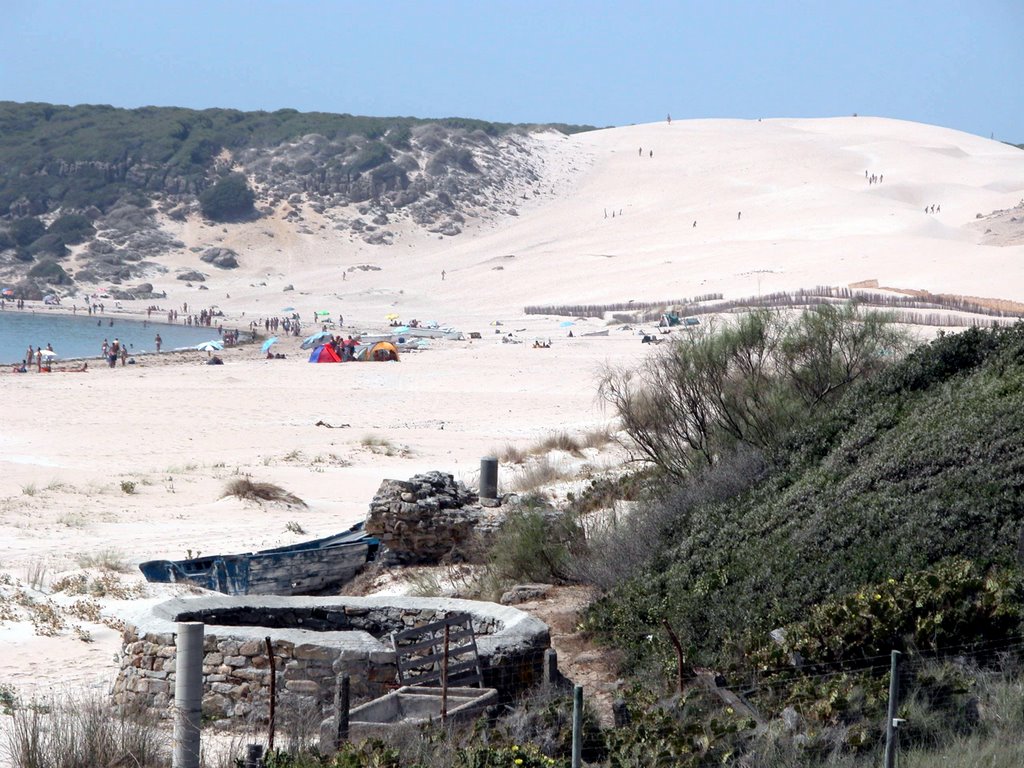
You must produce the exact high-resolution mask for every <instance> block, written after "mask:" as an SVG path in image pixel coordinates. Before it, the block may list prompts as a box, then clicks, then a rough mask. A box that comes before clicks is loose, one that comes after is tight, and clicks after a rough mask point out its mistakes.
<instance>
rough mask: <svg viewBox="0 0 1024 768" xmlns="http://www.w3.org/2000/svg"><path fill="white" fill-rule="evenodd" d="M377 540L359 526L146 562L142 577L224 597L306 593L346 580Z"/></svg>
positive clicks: (369, 557)
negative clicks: (294, 540)
mask: <svg viewBox="0 0 1024 768" xmlns="http://www.w3.org/2000/svg"><path fill="white" fill-rule="evenodd" d="M379 548H380V540H379V539H376V538H374V537H373V536H370V535H368V534H367V533H366V532H365V531H364V530H363V524H362V523H359V524H358V525H356V526H354V527H353V528H350V529H349V530H347V531H345V532H343V533H338V534H335V535H334V536H327V537H325V538H322V539H314V540H312V541H304V542H302V543H300V544H291V545H289V546H285V547H275V548H274V549H264V550H260V551H259V552H247V553H243V554H237V555H210V556H208V557H193V558H189V559H187V560H149V561H147V562H144V563H141V564H140V565H139V570H140V571H142V575H143V576H145V577H146V580H147V581H151V582H157V583H164V584H167V583H177V582H187V583H191V584H195V585H197V586H200V587H203V588H204V589H210V590H214V591H216V592H223V593H224V594H226V595H312V594H316V593H318V592H325V591H327V590H330V589H334V588H336V587H340V586H341V585H342V584H345V583H346V582H348V581H350V580H351V579H352V578H353V577H354V576H355V575H356V573H357V572H358V571H359V569H360V568H362V567H363V566H364V565H366V563H367V562H369V561H370V560H372V559H373V558H374V557H376V555H377V550H378V549H379Z"/></svg>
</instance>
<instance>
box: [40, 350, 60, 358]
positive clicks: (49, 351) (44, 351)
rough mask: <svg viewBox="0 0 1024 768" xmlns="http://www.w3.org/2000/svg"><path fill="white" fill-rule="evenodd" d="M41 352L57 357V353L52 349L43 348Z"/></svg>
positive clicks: (44, 354) (44, 355) (43, 354)
mask: <svg viewBox="0 0 1024 768" xmlns="http://www.w3.org/2000/svg"><path fill="white" fill-rule="evenodd" d="M39 354H40V355H42V356H43V357H56V356H57V353H56V352H54V351H53V350H52V349H41V350H39Z"/></svg>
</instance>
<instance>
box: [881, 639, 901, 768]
mask: <svg viewBox="0 0 1024 768" xmlns="http://www.w3.org/2000/svg"><path fill="white" fill-rule="evenodd" d="M899 666H900V652H899V651H893V652H892V660H891V661H890V663H889V707H888V710H887V712H886V721H885V762H884V765H885V768H893V766H894V765H895V764H896V728H897V723H896V712H897V708H898V706H899V698H900V674H899V671H900V670H899Z"/></svg>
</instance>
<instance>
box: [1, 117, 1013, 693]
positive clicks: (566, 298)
mask: <svg viewBox="0 0 1024 768" xmlns="http://www.w3.org/2000/svg"><path fill="white" fill-rule="evenodd" d="M536 149H537V151H541V152H544V153H545V159H546V164H545V167H546V168H547V169H548V170H547V174H546V175H545V176H544V177H543V178H542V179H540V180H539V181H538V182H536V183H535V184H532V185H529V187H524V189H532V190H533V191H535V192H536V193H537V194H536V195H534V194H532V193H530V192H527V193H524V194H525V195H526V199H525V200H523V202H522V205H521V206H519V207H518V210H517V214H518V215H516V216H504V217H497V218H495V217H489V218H487V219H483V218H481V220H480V221H478V222H472V221H471V222H469V223H468V224H467V226H466V231H465V232H464V233H463V234H462V235H459V236H457V237H454V238H449V237H442V238H439V236H438V235H435V234H430V233H425V232H422V231H420V230H417V229H413V228H412V227H407V228H405V229H403V230H399V231H398V232H397V235H396V238H395V244H394V245H392V246H370V245H367V244H365V243H362V242H359V241H353V240H351V239H350V238H349V237H348V235H342V234H340V233H335V232H333V231H332V230H331V228H330V227H325V228H324V230H322V231H321V230H319V229H318V227H317V224H318V223H319V222H320V219H319V218H318V216H319V215H318V214H316V213H315V212H314V211H311V210H306V211H304V216H305V217H306V220H307V222H308V223H309V226H310V229H311V230H312V231H313V232H314V233H316V234H302V233H299V232H297V231H296V230H295V229H294V228H293V227H292V226H291V225H290V224H289V223H287V222H286V221H285V220H284V219H283V216H282V217H280V218H268V219H264V220H260V221H258V222H255V223H251V224H229V225H219V224H218V225H216V226H213V225H207V224H204V223H203V222H201V221H199V220H189V221H187V222H184V223H180V222H172V221H167V222H166V227H167V229H168V231H169V232H171V233H172V234H173V235H174V236H175V237H178V238H180V239H182V240H183V241H184V242H185V243H186V244H188V245H189V246H193V245H194V246H204V247H206V246H211V245H221V246H224V247H230V248H232V249H234V250H235V251H237V252H238V254H239V257H240V263H241V266H240V267H239V268H238V269H236V270H231V271H219V270H214V271H213V272H214V273H213V274H212V275H210V277H209V279H208V280H207V282H206V283H204V285H205V286H206V287H207V290H203V291H200V290H199V289H198V287H191V288H190V287H187V286H185V285H184V284H183V283H182V282H181V281H177V280H175V279H174V275H173V270H174V268H176V267H181V266H189V267H194V266H195V263H194V262H195V257H194V254H191V253H188V252H187V251H186V253H187V254H188V255H187V256H184V255H177V256H173V257H169V258H168V260H167V262H166V264H165V266H167V267H169V268H170V270H171V271H170V272H168V273H167V274H161V275H154V276H153V277H152V278H151V280H150V281H151V282H152V283H153V284H154V286H155V289H156V290H163V291H166V292H167V299H166V300H163V301H161V302H160V304H161V306H162V307H163V308H164V309H165V310H166V309H169V308H176V307H180V305H181V304H182V303H183V302H187V303H188V304H190V305H192V306H193V307H195V308H200V307H207V306H211V305H214V304H216V305H217V306H218V308H219V309H220V310H222V311H223V312H224V315H225V317H224V322H225V325H226V326H227V327H238V328H241V329H243V330H244V329H245V328H246V327H247V326H248V324H249V322H251V321H253V320H256V319H260V320H262V319H263V318H266V317H270V316H279V315H281V314H282V312H281V310H282V308H284V307H289V306H291V307H294V309H295V311H297V312H298V313H299V314H300V317H302V318H303V323H304V328H310V327H311V319H312V314H313V312H314V311H316V310H328V311H330V312H331V314H332V317H333V318H335V319H336V318H337V316H338V315H339V314H340V315H343V316H344V325H343V327H341V328H340V329H339V330H340V331H341V332H343V333H345V334H347V333H349V332H359V331H363V332H367V333H371V332H375V331H381V330H384V329H386V327H387V322H386V320H385V316H386V315H388V314H390V313H397V314H398V315H399V316H400V317H401V319H402V320H403V321H405V322H408V321H409V320H412V319H414V318H415V319H418V320H420V321H437V322H438V323H440V324H441V325H445V326H452V327H455V328H458V329H459V330H461V331H463V332H464V333H466V334H469V333H471V332H476V333H479V334H480V338H479V339H473V340H466V341H443V340H432V341H430V343H429V344H428V345H427V346H426V348H425V349H422V350H419V351H415V352H409V353H407V354H404V355H403V357H402V360H401V362H399V363H379V364H371V363H365V364H364V363H354V364H343V365H310V364H308V363H307V362H306V357H307V356H308V355H307V353H304V352H303V351H301V350H300V349H299V348H298V344H299V341H300V339H295V338H291V337H285V336H283V335H281V334H279V336H280V338H281V341H280V342H278V344H277V345H276V346H275V347H274V351H275V352H280V353H282V354H284V355H286V358H285V359H283V360H266V359H264V355H263V354H262V353H261V352H260V350H259V346H258V345H250V346H244V347H240V348H237V349H228V350H226V351H225V352H223V353H219V354H220V355H221V357H222V358H223V359H224V365H223V366H208V365H205V361H206V358H207V355H206V353H200V352H190V353H183V354H174V355H171V354H161V355H144V356H139V358H138V361H137V364H136V365H134V366H126V367H123V368H122V367H118V368H117V369H115V370H111V369H108V368H105V367H103V366H101V365H100V363H99V361H97V363H96V364H95V366H94V365H92V364H90V366H89V371H88V372H87V373H82V374H71V373H67V374H61V375H58V374H50V375H40V374H30V375H8V374H6V373H4V374H0V404H2V405H0V415H2V420H0V573H2V574H6V576H7V579H8V581H9V582H10V584H9V586H6V587H0V589H2V590H3V594H5V595H7V597H5V598H3V599H5V600H7V601H8V602H10V600H11V598H10V595H11V594H13V590H14V589H15V588H16V586H17V585H18V584H19V583H20V584H21V585H23V586H24V585H29V586H28V587H26V588H27V589H28V591H29V593H30V594H33V595H36V596H37V597H38V598H39V599H43V596H44V595H45V594H46V593H48V592H49V591H50V589H51V587H52V585H53V583H54V581H55V580H57V579H59V578H61V577H62V576H66V575H68V574H69V573H76V572H79V571H81V570H82V569H83V564H84V565H85V567H88V566H89V564H90V563H94V562H96V560H97V559H101V558H102V557H104V556H109V557H111V558H114V559H117V560H119V561H121V562H122V563H123V564H125V566H126V567H127V568H128V571H127V572H126V573H123V574H119V575H118V580H119V582H121V583H122V584H123V585H124V587H125V589H127V590H137V595H136V593H135V592H128V593H126V594H125V596H123V597H121V598H119V597H118V596H116V595H114V594H110V595H107V596H105V597H103V598H102V599H101V600H100V601H99V602H100V605H101V606H102V609H103V611H104V613H105V615H107V616H109V617H111V618H116V616H117V614H118V610H119V608H121V607H123V606H124V605H125V604H127V603H126V601H137V600H142V599H158V598H159V597H161V596H163V595H166V594H168V592H169V591H171V589H172V588H169V587H155V586H152V585H146V584H144V583H142V580H141V576H140V575H139V574H138V571H137V568H135V566H137V564H138V563H139V562H141V561H144V560H147V559H152V558H170V559H178V558H182V557H185V556H186V554H187V553H188V552H192V553H193V554H195V553H198V552H201V553H205V554H213V553H219V552H229V551H239V552H242V551H249V550H252V549H254V548H261V547H268V546H274V545H279V544H286V543H291V542H295V541H299V540H302V539H305V538H312V537H315V536H321V535H327V534H330V533H335V532H337V531H340V530H343V529H344V528H347V527H348V526H350V525H351V524H353V523H355V522H356V521H358V520H360V519H362V518H363V516H364V515H365V514H366V510H367V505H368V503H369V501H370V498H371V497H372V495H373V493H374V491H375V490H376V488H377V487H378V485H379V484H380V482H381V480H383V479H385V478H401V479H404V478H408V477H409V476H411V475H413V474H415V473H417V472H422V471H427V470H434V469H437V470H442V471H446V472H450V473H452V474H453V475H455V477H456V478H458V479H461V480H464V481H465V482H467V483H469V484H475V482H476V480H477V473H478V469H479V460H480V458H481V457H482V456H485V455H488V454H490V453H492V452H494V451H496V450H499V449H500V448H502V447H503V446H504V445H505V444H507V443H512V444H515V445H519V446H526V445H531V444H534V443H536V442H537V441H538V440H539V439H540V438H542V437H543V436H545V435H547V434H550V433H551V432H554V431H559V430H564V431H567V432H570V433H582V432H585V431H587V430H591V429H595V428H598V427H603V426H606V425H609V424H611V423H612V420H613V419H612V417H613V414H611V413H610V412H608V411H607V410H605V409H604V408H603V407H602V404H601V403H600V402H599V401H598V400H597V398H596V382H597V378H598V375H599V372H600V369H601V367H602V366H604V365H606V364H609V363H610V364H619V365H630V364H634V363H637V362H639V361H640V360H642V358H643V357H644V356H645V355H647V354H650V353H651V347H650V346H649V345H644V344H641V342H640V338H641V335H642V332H643V331H648V332H655V329H654V327H653V324H652V323H641V324H633V325H632V326H631V327H629V328H625V327H623V325H624V324H623V323H614V322H610V319H609V318H610V315H609V318H598V317H588V318H583V319H577V318H576V317H562V316H556V315H545V314H526V313H525V312H524V308H525V307H526V306H528V305H541V306H543V305H556V304H577V303H594V304H605V303H616V302H622V303H626V302H629V301H635V302H644V301H657V300H662V299H665V300H671V299H681V298H684V297H692V296H695V295H698V294H707V293H721V294H723V295H724V296H725V297H727V298H737V297H744V296H756V295H758V294H761V293H768V292H772V291H780V290H796V289H800V288H813V287H814V286H817V285H830V286H841V287H845V286H849V285H850V284H851V283H857V282H860V281H867V280H877V281H878V283H877V284H878V285H882V286H890V287H896V288H901V289H917V290H925V291H930V292H933V293H949V294H957V295H969V296H976V297H984V298H989V299H1002V300H1010V301H1024V270H1022V269H1021V267H1020V265H1021V263H1022V261H1024V244H1022V242H1024V241H1022V239H1021V237H1020V230H1021V227H1024V224H1018V226H1016V227H1014V225H1013V224H1014V223H1013V222H1010V221H1009V219H1008V218H1007V217H1005V216H1004V217H1002V218H1001V219H1000V225H999V227H996V228H994V229H993V228H991V227H985V226H984V217H986V216H988V215H989V214H990V213H992V212H993V211H996V210H1008V209H1012V208H1013V207H1014V206H1016V205H1018V203H1019V202H1020V201H1021V200H1022V198H1024V153H1022V152H1020V150H1017V149H1015V148H1012V147H1008V146H1005V145H1002V144H1000V143H998V142H995V141H990V140H988V139H982V138H979V137H976V136H971V135H968V134H964V133H960V132H957V131H953V130H949V129H945V128H939V127H934V126H926V125H920V124H915V123H908V122H902V121H896V120H887V119H882V118H869V117H858V118H834V119H821V120H795V119H793V120H764V121H763V122H762V121H756V120H755V121H739V120H695V121H674V122H673V123H672V124H671V125H669V124H667V123H658V124H649V125H638V126H631V127H626V128H614V129H608V130H602V131H595V132H592V133H585V134H579V135H575V136H572V137H565V136H562V135H560V134H555V133H551V134H545V135H544V136H543V137H542V138H540V139H538V140H537V141H536ZM866 171H867V172H868V174H869V175H873V174H881V175H884V180H883V181H882V182H881V183H876V184H869V182H868V180H867V179H866V178H865V172H866ZM931 205H938V206H940V207H941V211H940V212H936V213H925V212H924V209H925V207H926V206H931ZM979 214H980V215H981V216H982V217H983V218H981V219H979V218H978V215H979ZM1020 219H1021V221H1024V212H1022V215H1021V216H1020ZM986 229H989V230H990V231H988V232H986ZM187 259H191V261H188V260H187ZM442 272H443V273H444V277H443V279H442ZM343 274H344V278H343V277H342V275H343ZM288 285H292V286H293V287H294V289H293V290H289V291H285V290H284V289H285V287H286V286H288ZM128 304H130V303H126V306H125V309H126V311H127V310H129V309H130V307H129V306H128ZM144 309H145V308H144V307H140V309H139V312H138V316H139V317H140V318H141V317H143V316H144V314H145V312H144ZM284 314H289V313H284ZM567 320H569V321H572V322H574V323H575V325H573V326H570V327H566V326H562V325H561V323H563V322H565V321H567ZM0 322H2V317H0ZM494 323H500V325H495V324H494ZM570 329H571V330H572V331H573V337H572V338H569V337H568V336H567V334H568V331H569V330H570ZM603 330H608V331H609V335H608V336H596V337H588V336H583V334H585V333H588V332H596V331H603ZM925 332H926V333H931V332H933V331H925ZM509 333H511V334H513V336H512V338H513V339H514V340H516V341H519V342H522V343H507V342H503V339H505V338H506V337H507V336H506V335H507V334H509ZM536 339H543V340H544V341H547V340H548V339H550V341H551V346H550V348H546V349H538V348H535V347H534V346H533V342H534V341H535V340H536ZM318 422H324V423H326V424H328V425H331V426H317V423H318ZM615 455H616V454H615V451H614V450H612V448H610V447H609V448H608V449H607V450H606V451H604V452H602V454H601V455H600V456H594V457H591V458H590V459H588V461H591V462H592V463H594V464H597V465H600V466H603V465H604V464H605V463H607V462H610V461H612V460H613V458H614V456H615ZM237 476H251V477H252V478H253V479H255V480H263V481H270V482H274V483H278V484H279V485H281V486H282V487H284V488H286V489H288V490H289V491H291V492H293V493H295V494H297V495H298V496H299V497H301V498H302V499H303V500H305V501H306V503H307V504H308V508H304V509H303V508H284V507H281V506H258V505H255V504H251V503H244V502H241V501H239V500H237V499H234V498H222V492H223V487H224V485H225V483H226V482H227V481H228V480H230V479H231V478H234V477H237ZM502 480H503V482H506V483H508V484H512V483H513V482H514V477H513V476H512V473H511V472H508V471H506V470H505V469H503V475H502ZM290 523H295V524H297V526H291V525H289V524H290ZM296 527H298V528H301V530H302V531H303V533H302V534H299V533H296V532H294V529H295V528H296ZM289 528H291V529H292V530H289ZM88 572H89V573H93V574H95V573H97V571H96V570H95V569H92V570H89V571H88ZM50 599H53V600H54V601H55V602H57V603H58V604H61V605H68V604H70V603H71V602H72V599H71V598H68V597H66V596H63V595H55V596H51V598H50ZM3 617H4V613H3V606H2V604H0V647H2V648H4V649H5V653H4V654H3V656H2V658H0V683H5V684H10V685H13V686H15V687H16V688H18V689H19V690H23V691H25V692H28V693H30V692H32V691H34V690H39V689H43V690H45V689H47V688H49V687H60V686H72V687H81V686H95V687H97V689H100V690H102V689H104V687H105V686H108V685H109V684H110V682H111V681H112V679H113V675H114V673H115V670H116V663H115V660H114V656H115V654H116V653H117V652H118V650H119V648H120V637H119V634H118V632H117V631H116V630H115V629H114V628H112V627H110V626H106V625H104V624H100V623H97V622H95V621H88V620H85V619H81V618H75V617H73V616H70V615H69V617H68V620H67V626H65V627H62V628H59V629H57V630H55V634H54V635H53V636H48V637H47V636H42V635H40V634H39V633H38V631H37V629H34V628H33V626H32V624H31V623H30V622H28V621H26V620H24V613H23V612H17V616H16V617H15V618H14V619H8V620H5V619H4V618H3ZM111 623H114V622H111ZM75 625H77V626H79V627H81V628H82V630H83V631H84V632H87V633H88V635H89V637H90V639H91V642H83V639H82V634H81V633H76V632H75V630H74V626H75Z"/></svg>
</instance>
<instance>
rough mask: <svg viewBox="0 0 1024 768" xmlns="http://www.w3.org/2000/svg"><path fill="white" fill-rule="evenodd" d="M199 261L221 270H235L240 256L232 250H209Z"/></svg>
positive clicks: (204, 252)
mask: <svg viewBox="0 0 1024 768" xmlns="http://www.w3.org/2000/svg"><path fill="white" fill-rule="evenodd" d="M199 260H200V261H205V262H206V263H207V264H212V265H213V266H215V267H220V268H221V269H234V268H235V267H237V266H238V254H237V253H235V252H234V251H232V250H231V249H230V248H207V249H206V250H205V251H203V254H202V256H200V257H199Z"/></svg>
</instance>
